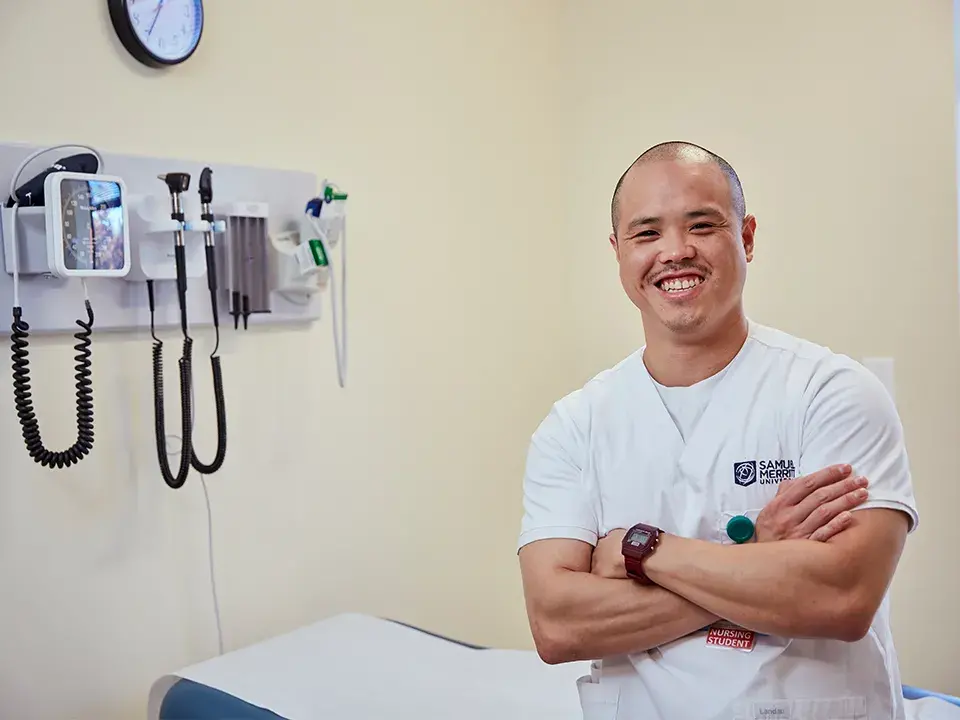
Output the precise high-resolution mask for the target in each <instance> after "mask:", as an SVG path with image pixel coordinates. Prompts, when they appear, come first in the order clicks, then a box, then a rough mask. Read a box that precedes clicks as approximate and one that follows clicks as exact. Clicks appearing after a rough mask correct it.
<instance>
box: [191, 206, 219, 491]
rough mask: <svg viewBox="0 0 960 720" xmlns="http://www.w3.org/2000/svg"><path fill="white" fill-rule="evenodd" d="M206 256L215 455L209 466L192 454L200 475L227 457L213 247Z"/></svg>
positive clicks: (208, 218)
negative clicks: (212, 335) (213, 341)
mask: <svg viewBox="0 0 960 720" xmlns="http://www.w3.org/2000/svg"><path fill="white" fill-rule="evenodd" d="M203 219H204V220H209V221H210V222H213V216H212V215H211V216H206V215H205V216H204V218H203ZM206 255H207V286H208V288H209V289H210V312H211V313H212V315H213V329H214V332H215V333H216V338H217V342H216V344H215V345H214V347H213V352H212V353H210V367H211V370H212V371H213V398H214V403H215V405H216V408H217V454H216V455H215V456H214V458H213V462H212V463H210V464H209V465H207V464H205V463H202V462H200V460H199V459H198V458H197V456H196V452H194V454H193V458H192V463H193V469H194V470H196V471H197V472H198V473H200V474H202V475H212V474H213V473H215V472H217V470H219V469H220V468H221V466H222V465H223V461H224V459H225V458H226V457H227V405H226V401H225V400H224V398H223V372H222V370H221V368H220V357H219V356H218V355H217V351H218V350H219V349H220V313H219V311H218V308H217V266H216V262H215V259H214V254H213V247H212V246H211V245H207V246H206Z"/></svg>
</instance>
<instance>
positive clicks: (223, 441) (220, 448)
mask: <svg viewBox="0 0 960 720" xmlns="http://www.w3.org/2000/svg"><path fill="white" fill-rule="evenodd" d="M210 365H211V366H212V368H213V396H214V402H215V404H216V407H217V454H216V456H215V457H214V458H213V462H212V463H210V464H209V465H206V464H204V463H202V462H200V460H199V459H198V458H197V455H196V449H195V448H194V449H193V450H192V452H191V457H192V464H193V469H194V470H196V471H197V472H198V473H201V474H202V475H212V474H213V473H215V472H217V470H219V469H220V468H221V466H223V461H224V459H225V458H226V456H227V406H226V402H225V401H224V399H223V374H222V372H221V370H220V358H219V357H211V358H210Z"/></svg>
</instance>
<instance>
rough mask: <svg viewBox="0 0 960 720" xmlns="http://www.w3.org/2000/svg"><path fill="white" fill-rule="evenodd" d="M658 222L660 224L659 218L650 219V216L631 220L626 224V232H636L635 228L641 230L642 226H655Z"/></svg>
mask: <svg viewBox="0 0 960 720" xmlns="http://www.w3.org/2000/svg"><path fill="white" fill-rule="evenodd" d="M659 222H660V218H658V217H651V216H644V217H636V218H634V219H633V220H631V221H630V222H629V223H627V232H631V231H633V230H636V229H637V228H641V227H643V226H644V225H657V224H658V223H659Z"/></svg>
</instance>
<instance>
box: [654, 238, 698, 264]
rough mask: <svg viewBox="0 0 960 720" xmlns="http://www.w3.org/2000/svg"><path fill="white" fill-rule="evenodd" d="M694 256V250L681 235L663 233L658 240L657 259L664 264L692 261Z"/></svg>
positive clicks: (695, 252)
mask: <svg viewBox="0 0 960 720" xmlns="http://www.w3.org/2000/svg"><path fill="white" fill-rule="evenodd" d="M696 254H697V251H696V248H694V246H693V244H692V243H690V242H689V240H688V238H687V237H686V236H685V235H684V234H683V233H665V234H664V235H663V236H661V238H660V258H659V259H660V262H662V263H664V264H666V263H675V262H679V261H680V260H692V259H693V258H694V257H695V256H696Z"/></svg>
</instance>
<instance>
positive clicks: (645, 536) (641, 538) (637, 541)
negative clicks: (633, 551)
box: [628, 530, 650, 547]
mask: <svg viewBox="0 0 960 720" xmlns="http://www.w3.org/2000/svg"><path fill="white" fill-rule="evenodd" d="M649 540H650V533H649V532H647V531H646V530H634V531H633V532H632V533H631V534H630V540H629V541H628V542H629V543H630V544H631V545H636V546H637V547H640V546H641V545H646V544H647V542H648V541H649Z"/></svg>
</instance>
